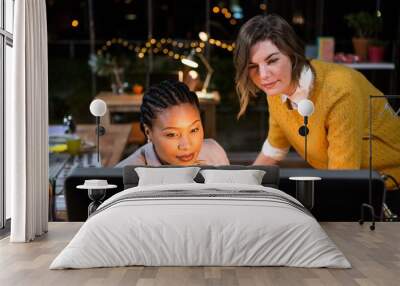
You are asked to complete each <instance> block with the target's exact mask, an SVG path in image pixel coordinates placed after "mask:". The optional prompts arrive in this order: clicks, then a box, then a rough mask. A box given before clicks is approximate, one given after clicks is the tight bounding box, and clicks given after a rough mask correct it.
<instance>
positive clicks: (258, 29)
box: [234, 14, 309, 118]
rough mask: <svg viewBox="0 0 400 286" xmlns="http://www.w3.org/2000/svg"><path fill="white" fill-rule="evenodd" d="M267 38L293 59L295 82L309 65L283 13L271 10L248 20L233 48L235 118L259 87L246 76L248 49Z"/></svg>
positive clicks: (301, 43) (299, 42)
mask: <svg viewBox="0 0 400 286" xmlns="http://www.w3.org/2000/svg"><path fill="white" fill-rule="evenodd" d="M265 40H270V41H271V42H272V43H273V44H274V45H275V46H276V47H277V48H278V49H279V50H280V51H281V52H282V53H284V54H285V55H287V56H288V57H289V58H290V61H291V63H292V83H295V84H297V83H298V81H299V78H300V74H301V71H302V69H303V67H304V66H305V65H309V62H308V60H307V59H306V57H305V55H304V44H303V42H302V41H301V40H300V39H299V37H298V36H297V35H296V33H295V31H294V30H293V28H292V27H291V26H290V25H289V23H288V22H286V21H285V20H284V19H283V18H282V17H280V16H278V15H274V14H269V15H266V16H264V15H259V16H255V17H253V18H251V19H250V20H248V21H247V22H246V23H245V24H244V25H243V26H242V27H241V28H240V31H239V35H238V37H237V39H236V47H235V52H234V64H235V68H236V76H235V82H236V91H237V93H238V94H239V99H240V110H239V114H238V116H237V117H238V118H239V117H240V116H242V115H243V113H244V112H245V111H246V108H247V105H248V103H249V99H250V97H255V96H256V92H257V91H258V88H257V87H256V86H255V85H254V83H253V82H252V81H251V79H250V77H249V69H248V65H249V58H250V49H251V47H252V46H253V45H255V44H257V43H258V42H262V41H265Z"/></svg>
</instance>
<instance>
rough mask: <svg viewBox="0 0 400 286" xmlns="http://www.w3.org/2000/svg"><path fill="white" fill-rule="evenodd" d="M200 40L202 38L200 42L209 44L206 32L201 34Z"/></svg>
mask: <svg viewBox="0 0 400 286" xmlns="http://www.w3.org/2000/svg"><path fill="white" fill-rule="evenodd" d="M199 38H200V40H202V41H203V42H207V41H208V35H207V33H206V32H203V31H202V32H200V33H199Z"/></svg>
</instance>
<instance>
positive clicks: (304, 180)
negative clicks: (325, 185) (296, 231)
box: [289, 99, 321, 210]
mask: <svg viewBox="0 0 400 286" xmlns="http://www.w3.org/2000/svg"><path fill="white" fill-rule="evenodd" d="M297 111H298V112H299V113H300V115H301V116H303V117H304V125H303V126H301V127H300V128H299V134H300V135H301V136H303V137H304V159H305V161H306V162H307V135H308V133H309V129H308V127H307V124H308V117H309V116H310V115H311V114H313V112H314V104H313V102H312V101H311V100H308V99H303V100H300V102H299V103H298V105H297ZM289 179H291V180H295V181H296V198H297V199H298V200H299V201H300V202H302V203H303V204H304V205H305V206H306V207H307V208H308V209H310V210H311V209H312V208H313V207H314V182H315V181H318V180H321V178H319V177H292V178H289Z"/></svg>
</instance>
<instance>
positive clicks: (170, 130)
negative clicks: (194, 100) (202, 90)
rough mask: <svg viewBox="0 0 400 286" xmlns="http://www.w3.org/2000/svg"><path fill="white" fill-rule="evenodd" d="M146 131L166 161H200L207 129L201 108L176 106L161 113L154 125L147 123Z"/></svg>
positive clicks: (158, 152)
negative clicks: (204, 126) (200, 111)
mask: <svg viewBox="0 0 400 286" xmlns="http://www.w3.org/2000/svg"><path fill="white" fill-rule="evenodd" d="M145 133H146V135H147V137H148V138H149V139H150V140H151V141H152V142H153V145H154V149H155V151H156V153H157V155H158V157H159V159H160V161H161V162H162V163H163V164H168V165H177V166H187V165H195V164H197V159H198V156H199V153H200V150H201V146H202V144H203V139H204V131H203V125H202V123H201V118H200V113H199V110H198V109H197V108H196V107H195V106H193V105H192V104H190V103H183V104H179V105H174V106H171V107H168V108H166V109H163V110H162V111H161V112H158V113H157V116H156V118H155V119H153V120H152V128H151V129H150V128H148V127H147V126H145Z"/></svg>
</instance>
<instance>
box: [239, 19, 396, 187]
mask: <svg viewBox="0 0 400 286" xmlns="http://www.w3.org/2000/svg"><path fill="white" fill-rule="evenodd" d="M234 62H235V66H236V88H237V91H238V93H239V94H240V106H241V108H240V112H239V115H238V116H239V117H240V116H241V115H242V114H243V113H244V112H245V110H246V107H247V104H248V102H249V99H250V97H251V96H255V95H256V92H258V91H260V90H261V91H263V92H264V93H265V94H266V95H267V101H268V106H269V114H270V117H269V131H268V137H267V139H266V141H265V143H264V145H263V148H262V151H261V152H260V154H259V155H258V157H257V159H256V161H255V162H254V164H263V165H264V164H276V163H278V162H279V161H280V160H282V159H283V158H284V157H285V155H286V153H287V152H288V150H289V147H290V146H292V147H293V148H294V149H295V150H296V151H297V152H298V153H299V154H300V155H301V156H302V157H303V158H304V153H305V152H304V151H305V150H304V137H302V136H300V135H299V133H298V130H299V127H301V126H302V125H303V117H302V116H301V115H300V114H299V113H298V112H297V103H298V102H299V101H300V100H302V99H309V100H311V101H312V102H313V104H314V106H315V112H314V113H313V114H312V116H310V118H309V122H308V128H309V134H308V136H307V140H308V146H307V161H308V163H309V164H310V165H311V166H313V167H314V168H318V169H360V168H362V169H364V168H365V169H367V168H368V167H369V143H368V134H369V118H368V116H369V112H368V111H369V109H368V108H369V96H370V95H377V96H382V95H383V94H382V93H381V92H380V91H379V90H378V89H376V88H375V87H374V86H373V85H372V84H371V83H370V82H369V81H368V80H367V79H366V78H365V77H364V76H363V75H362V74H360V73H359V72H357V71H355V70H353V69H350V68H347V67H345V66H343V65H338V64H333V63H326V62H322V61H317V60H312V61H308V60H307V59H306V58H305V56H304V47H303V45H302V43H301V41H300V40H299V38H298V37H297V35H296V34H295V32H294V30H293V29H292V27H291V26H290V25H289V24H288V23H287V22H286V21H285V20H284V19H282V18H281V17H279V16H277V15H267V16H256V17H253V18H252V19H250V20H249V21H248V22H246V23H245V24H244V25H243V26H242V28H241V29H240V32H239V35H238V39H237V42H236V49H235V56H234ZM386 104H387V100H386V99H385V100H375V101H374V102H373V112H372V114H374V117H373V121H372V124H373V137H372V138H373V144H372V146H373V153H372V154H373V168H374V169H376V170H379V171H381V172H383V173H386V174H390V175H392V176H393V177H395V178H396V179H397V181H400V118H399V117H398V116H393V114H392V113H391V112H389V111H387V112H379V111H382V110H384V109H385V107H386V108H387V106H386ZM388 186H389V188H390V187H393V183H391V182H389V184H388Z"/></svg>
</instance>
